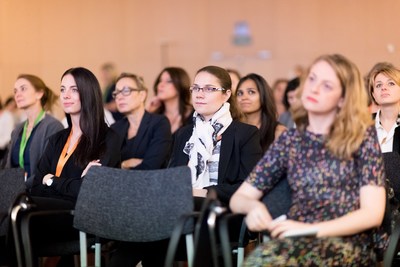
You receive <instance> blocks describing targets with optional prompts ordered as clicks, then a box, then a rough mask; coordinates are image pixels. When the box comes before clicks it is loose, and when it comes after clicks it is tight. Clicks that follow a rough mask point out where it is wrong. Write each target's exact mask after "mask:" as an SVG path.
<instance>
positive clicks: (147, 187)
mask: <svg viewBox="0 0 400 267" xmlns="http://www.w3.org/2000/svg"><path fill="white" fill-rule="evenodd" d="M0 179H1V180H0V181H1V184H2V186H1V187H0V188H1V191H2V192H1V194H0V198H1V201H0V204H1V206H0V208H1V209H0V215H1V216H2V218H8V217H7V214H11V218H12V223H11V224H12V226H13V230H14V231H13V232H14V238H13V241H14V242H15V244H14V245H15V247H16V250H15V251H16V254H17V255H16V256H17V257H16V258H17V259H18V265H19V266H27V267H30V266H36V265H37V262H38V259H37V258H38V257H39V256H51V255H63V254H80V257H81V258H80V261H81V266H87V251H88V248H90V247H92V245H94V247H95V255H96V256H95V266H100V265H101V258H100V255H101V243H102V241H103V240H110V239H111V240H120V241H128V242H150V241H156V240H162V239H166V238H170V244H169V248H168V253H167V257H166V264H165V266H166V267H170V266H172V265H173V262H174V260H175V254H176V250H177V247H178V244H179V240H180V239H181V237H182V236H184V237H185V241H186V248H187V251H186V254H187V260H188V265H189V266H194V267H197V266H225V267H228V266H233V262H234V261H236V262H237V266H240V265H241V263H242V262H243V258H244V247H245V245H246V237H247V232H248V231H247V229H246V226H245V224H244V221H243V224H242V227H241V231H240V235H239V239H238V240H230V239H229V234H228V225H229V223H228V222H229V220H230V219H229V218H230V217H231V215H227V214H228V211H227V209H226V207H223V206H221V205H220V204H219V202H218V200H217V199H216V196H215V195H212V194H211V195H210V196H209V197H208V198H207V200H206V201H205V203H204V205H203V208H202V210H201V212H193V197H192V188H191V179H190V170H189V168H188V167H186V166H185V167H176V168H170V169H164V170H154V171H127V170H122V169H114V168H108V167H93V168H91V169H90V171H89V172H88V174H87V175H86V177H85V180H84V182H83V183H82V186H81V189H80V193H79V196H78V200H77V204H76V207H75V210H68V211H65V210H64V211H35V209H34V205H33V203H31V202H30V199H29V197H27V196H26V195H24V194H22V195H20V197H19V198H17V201H16V202H15V203H14V204H13V208H12V210H9V203H12V202H13V199H15V197H16V196H17V195H18V194H19V193H21V191H23V173H22V171H21V170H19V169H9V170H2V171H0ZM12 184H19V186H15V187H13V186H12ZM21 185H22V186H21ZM6 187H7V189H6V190H3V189H5V188H6ZM12 187H13V188H12ZM278 188H280V190H281V191H285V190H288V185H287V182H286V183H285V182H282V184H281V185H279V186H278ZM3 191H5V192H3ZM278 194H279V190H278ZM270 197H271V196H268V195H267V197H266V198H265V199H264V202H265V203H266V204H267V205H268V203H269V202H273V200H271V199H269V198H270ZM273 203H277V202H273ZM279 203H280V204H282V202H279ZM283 205H284V206H276V205H270V206H269V209H270V210H271V213H272V215H273V217H277V216H279V215H280V214H281V213H282V210H285V209H287V208H288V206H287V205H290V203H284V204H283ZM285 205H286V206H285ZM24 211H27V212H28V211H29V212H28V213H27V214H29V216H20V217H19V215H20V214H23V212H24ZM60 213H61V214H64V215H65V214H66V215H67V216H71V219H73V225H74V227H75V228H76V229H79V230H80V231H81V232H80V241H79V242H78V241H75V242H71V243H59V244H54V243H53V244H47V245H45V246H43V247H37V246H32V244H31V240H30V235H31V233H30V227H29V226H30V220H31V219H32V218H34V217H35V216H59V214H60ZM21 217H22V218H23V219H22V220H21V219H20V218H21ZM0 218H1V217H0ZM7 221H8V220H7V219H2V221H1V222H2V223H1V225H0V226H1V227H0V233H1V235H2V236H7V234H9V232H7V230H6V229H8V226H7ZM87 234H89V239H87V238H86V236H87ZM399 238H400V220H399V221H397V222H396V226H395V228H394V231H393V232H392V236H391V242H390V245H389V248H388V249H387V251H386V254H385V259H384V266H392V262H393V260H394V259H395V258H396V255H397V252H398V240H399ZM1 251H3V250H1ZM233 251H235V252H236V253H235V254H233V253H232V252H233ZM233 255H234V256H233ZM0 265H1V264H0Z"/></svg>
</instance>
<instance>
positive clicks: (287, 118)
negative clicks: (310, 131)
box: [278, 78, 300, 129]
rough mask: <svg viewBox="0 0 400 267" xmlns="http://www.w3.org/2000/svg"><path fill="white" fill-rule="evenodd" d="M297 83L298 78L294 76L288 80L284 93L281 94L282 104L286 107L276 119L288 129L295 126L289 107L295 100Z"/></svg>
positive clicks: (298, 82)
mask: <svg viewBox="0 0 400 267" xmlns="http://www.w3.org/2000/svg"><path fill="white" fill-rule="evenodd" d="M299 85H300V78H294V79H293V80H290V81H289V82H288V84H287V86H286V89H285V94H284V96H283V104H284V105H285V107H286V111H285V112H283V113H282V114H281V115H280V116H279V119H278V120H279V122H280V123H282V124H283V125H285V126H286V128H288V129H290V128H293V127H295V124H294V122H293V119H292V113H291V110H290V107H291V106H292V105H294V104H295V103H296V101H297V96H296V92H297V90H296V89H297V88H298V87H299Z"/></svg>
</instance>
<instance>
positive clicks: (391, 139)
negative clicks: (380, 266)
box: [368, 62, 400, 227]
mask: <svg viewBox="0 0 400 267" xmlns="http://www.w3.org/2000/svg"><path fill="white" fill-rule="evenodd" d="M368 91H369V95H370V98H371V99H372V101H373V102H374V103H375V104H376V105H377V107H378V110H377V112H376V113H374V114H373V117H374V119H375V128H376V131H377V134H378V141H379V144H380V146H381V150H382V152H383V153H384V162H385V171H386V178H387V181H388V183H387V187H388V189H387V190H388V191H389V192H390V190H393V193H394V194H391V193H389V194H388V202H389V203H390V205H388V207H390V210H388V211H391V212H386V213H385V220H384V226H386V227H388V226H390V225H393V222H394V219H395V217H394V216H398V213H399V200H400V172H399V171H398V169H399V166H400V127H399V125H400V70H399V69H398V68H396V67H395V66H393V65H392V64H390V63H387V62H381V63H377V64H376V65H375V66H374V67H373V68H372V69H371V71H370V73H369V75H368Z"/></svg>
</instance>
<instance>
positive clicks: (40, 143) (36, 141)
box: [6, 114, 64, 188]
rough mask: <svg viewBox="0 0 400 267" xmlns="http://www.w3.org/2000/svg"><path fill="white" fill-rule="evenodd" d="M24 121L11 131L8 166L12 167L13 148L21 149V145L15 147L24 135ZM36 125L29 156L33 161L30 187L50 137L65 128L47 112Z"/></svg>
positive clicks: (28, 182) (28, 183) (27, 182)
mask: <svg viewBox="0 0 400 267" xmlns="http://www.w3.org/2000/svg"><path fill="white" fill-rule="evenodd" d="M24 123H25V122H22V123H20V124H18V125H17V126H16V127H15V129H14V131H13V132H12V133H11V143H10V146H9V150H8V151H9V152H8V155H7V163H6V168H11V155H12V151H13V149H19V147H18V148H17V147H15V145H16V142H17V140H18V137H19V136H21V135H22V130H23V129H24ZM36 127H37V128H36V130H35V134H34V135H33V137H32V140H31V145H30V149H29V157H30V162H31V165H30V172H31V176H30V177H28V179H27V181H26V186H27V187H28V188H30V187H31V186H32V182H33V176H34V174H35V170H36V165H37V163H38V162H39V159H40V157H41V156H42V153H43V151H44V149H45V148H46V145H47V142H48V140H49V137H50V136H52V135H53V134H55V133H56V132H58V131H60V130H62V129H64V127H63V125H62V124H61V122H60V121H59V120H57V119H56V118H54V117H53V116H51V115H49V114H46V115H45V116H44V118H43V119H42V120H41V121H40V123H39V124H38V125H37V126H36Z"/></svg>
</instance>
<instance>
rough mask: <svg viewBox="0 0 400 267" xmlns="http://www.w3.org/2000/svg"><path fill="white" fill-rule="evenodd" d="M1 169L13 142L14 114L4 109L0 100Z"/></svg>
mask: <svg viewBox="0 0 400 267" xmlns="http://www.w3.org/2000/svg"><path fill="white" fill-rule="evenodd" d="M0 125H1V131H0V169H2V168H3V162H5V160H4V158H5V157H6V155H7V151H8V145H9V143H10V140H11V132H12V131H13V130H14V118H13V116H12V114H11V113H10V112H9V111H8V110H6V109H5V108H4V107H3V104H2V102H1V99H0Z"/></svg>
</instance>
